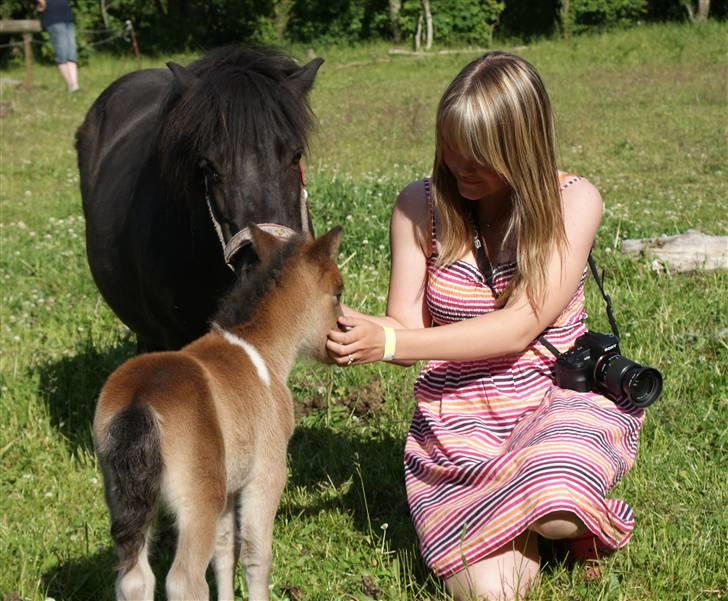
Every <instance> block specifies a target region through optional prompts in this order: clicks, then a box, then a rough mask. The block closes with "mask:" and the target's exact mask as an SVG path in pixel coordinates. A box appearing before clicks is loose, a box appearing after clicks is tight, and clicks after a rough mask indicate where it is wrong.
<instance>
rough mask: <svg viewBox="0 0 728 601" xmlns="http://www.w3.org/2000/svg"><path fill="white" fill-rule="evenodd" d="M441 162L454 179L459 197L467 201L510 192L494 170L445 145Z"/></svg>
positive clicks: (506, 184)
mask: <svg viewBox="0 0 728 601" xmlns="http://www.w3.org/2000/svg"><path fill="white" fill-rule="evenodd" d="M442 160H443V161H444V162H445V165H447V168H448V169H449V170H450V172H451V173H452V174H453V177H455V181H456V182H457V186H458V192H460V196H462V197H463V198H465V199H467V200H482V199H484V198H488V197H493V196H501V195H505V194H508V193H509V192H510V187H509V186H508V183H507V182H506V181H505V180H504V179H503V178H501V176H500V175H498V173H496V171H495V170H494V169H491V168H490V167H486V166H484V165H480V164H479V163H476V162H475V161H473V160H470V159H466V158H464V157H462V156H461V155H460V154H459V153H457V152H455V151H454V150H451V149H450V148H448V147H447V146H446V145H443V148H442Z"/></svg>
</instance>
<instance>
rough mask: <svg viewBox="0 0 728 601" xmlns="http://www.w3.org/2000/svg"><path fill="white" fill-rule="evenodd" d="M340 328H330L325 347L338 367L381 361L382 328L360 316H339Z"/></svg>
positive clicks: (382, 346)
mask: <svg viewBox="0 0 728 601" xmlns="http://www.w3.org/2000/svg"><path fill="white" fill-rule="evenodd" d="M339 327H340V328H341V330H331V331H330V332H329V340H328V342H327V343H326V348H327V350H328V351H329V355H330V356H331V358H332V359H333V360H334V362H335V363H336V364H337V365H339V366H340V367H343V366H348V365H355V364H356V365H362V364H364V363H373V362H374V361H381V360H382V357H383V356H384V328H383V327H382V326H380V325H379V324H376V323H374V322H373V321H370V320H368V319H364V318H362V317H346V316H344V317H339Z"/></svg>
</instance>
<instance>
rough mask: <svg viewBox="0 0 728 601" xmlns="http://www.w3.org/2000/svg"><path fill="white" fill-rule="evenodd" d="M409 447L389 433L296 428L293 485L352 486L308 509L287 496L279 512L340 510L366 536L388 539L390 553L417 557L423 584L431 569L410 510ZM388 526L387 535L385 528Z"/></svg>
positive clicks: (416, 568)
mask: <svg viewBox="0 0 728 601" xmlns="http://www.w3.org/2000/svg"><path fill="white" fill-rule="evenodd" d="M404 443H405V439H404V437H403V436H394V435H392V434H389V433H387V432H386V431H381V432H379V433H378V434H377V435H376V438H373V437H371V436H370V435H368V436H358V435H357V434H356V432H342V431H336V430H334V429H331V428H328V427H326V426H323V425H321V426H308V425H299V426H297V428H296V431H295V433H294V434H293V437H292V438H291V441H290V443H289V446H288V452H289V458H290V464H289V466H290V472H291V476H290V480H289V482H288V485H289V487H290V486H302V487H307V488H310V489H314V490H315V489H316V487H317V486H318V485H320V484H324V485H327V486H330V485H331V484H333V485H334V486H335V487H336V488H337V489H338V488H340V487H341V486H342V485H344V484H345V483H346V482H347V481H348V480H352V482H351V485H350V486H349V487H348V492H347V493H346V494H343V495H340V496H337V497H335V498H327V499H322V500H321V502H320V503H317V504H312V505H307V506H305V507H299V506H297V505H296V504H295V502H293V501H291V500H290V499H286V498H285V497H284V499H283V501H282V503H281V507H280V509H279V513H282V512H284V511H285V512H288V513H290V514H292V515H296V516H306V515H316V514H318V513H319V512H320V511H322V510H327V509H333V508H336V507H338V508H340V509H341V510H342V511H344V512H346V513H347V514H348V515H351V516H352V518H353V522H354V525H355V527H356V528H357V529H358V530H360V531H361V532H364V533H365V534H370V533H371V534H373V535H374V537H375V541H376V539H377V538H381V537H382V536H383V535H384V536H385V537H386V541H387V543H388V545H389V549H390V550H391V551H394V552H395V553H397V554H407V555H409V556H410V557H415V558H417V559H416V561H414V565H413V566H412V568H413V570H414V575H415V577H416V578H417V580H418V581H419V582H424V581H425V580H427V579H428V576H429V571H428V570H427V568H426V567H425V565H424V563H423V562H422V561H421V559H419V552H418V547H417V535H416V533H415V530H414V526H413V525H412V521H411V518H410V514H409V508H408V506H407V496H406V491H405V486H404V466H403V463H402V457H403V454H404ZM384 524H386V525H387V526H386V534H384V530H383V529H382V526H383V525H384ZM374 544H376V542H375V543H374Z"/></svg>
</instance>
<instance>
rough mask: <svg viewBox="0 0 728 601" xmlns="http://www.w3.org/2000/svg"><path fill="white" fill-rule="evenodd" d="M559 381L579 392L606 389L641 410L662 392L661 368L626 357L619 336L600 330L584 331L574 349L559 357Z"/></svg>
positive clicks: (605, 390) (562, 385)
mask: <svg viewBox="0 0 728 601" xmlns="http://www.w3.org/2000/svg"><path fill="white" fill-rule="evenodd" d="M556 383H557V384H558V385H559V386H560V387H561V388H570V389H571V390H577V391H579V392H587V391H589V390H595V391H597V392H604V393H606V396H608V397H609V398H611V399H612V400H614V401H617V402H619V401H624V400H626V401H627V402H629V403H630V404H632V405H634V406H636V407H639V408H641V409H642V408H644V407H647V406H648V405H651V404H652V403H654V402H655V401H656V400H657V399H658V397H659V396H660V393H661V392H662V375H661V374H660V372H659V371H657V370H656V369H653V368H651V367H642V366H641V365H640V364H639V363H635V362H634V361H630V360H629V359H627V358H626V357H623V356H622V355H621V354H620V352H619V340H618V339H617V337H616V336H613V335H612V334H600V333H598V332H587V333H586V334H582V335H581V336H579V338H577V339H576V343H575V344H574V347H573V348H571V349H569V350H568V351H566V352H565V353H562V354H560V355H559V356H558V358H557V359H556Z"/></svg>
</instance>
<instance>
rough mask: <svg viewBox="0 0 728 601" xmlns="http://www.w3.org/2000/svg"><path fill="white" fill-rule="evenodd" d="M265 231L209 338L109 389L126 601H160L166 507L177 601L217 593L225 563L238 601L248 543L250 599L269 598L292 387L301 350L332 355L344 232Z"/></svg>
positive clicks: (103, 433)
mask: <svg viewBox="0 0 728 601" xmlns="http://www.w3.org/2000/svg"><path fill="white" fill-rule="evenodd" d="M253 238H254V244H255V248H256V251H257V252H258V254H259V255H260V260H261V265H260V267H259V268H258V270H257V271H255V272H254V273H253V274H251V276H250V277H249V278H246V280H242V281H241V282H239V283H238V284H236V286H235V287H234V288H233V290H232V291H231V292H230V293H229V295H228V296H227V297H226V299H225V300H224V303H223V305H222V307H221V309H220V311H219V312H218V314H217V315H216V316H215V320H214V321H213V325H212V329H211V330H210V332H209V333H208V334H206V335H205V336H203V337H202V338H200V339H199V340H196V341H195V342H193V343H191V344H189V345H187V346H186V347H184V348H183V349H181V350H179V351H167V352H159V353H148V354H143V355H139V356H137V357H134V358H133V359H130V360H129V361H127V362H126V363H124V364H123V365H122V366H121V367H119V368H118V369H117V370H116V371H115V372H114V373H113V374H112V375H111V376H110V377H109V379H108V380H107V382H106V384H105V385H104V387H103V389H102V391H101V394H100V396H99V400H98V404H97V407H96V415H95V417H94V428H93V429H94V443H95V447H96V452H97V454H98V457H99V463H100V465H101V469H102V471H103V474H104V489H105V493H106V501H107V504H108V506H109V511H110V513H111V536H112V538H113V540H114V543H115V545H116V548H117V551H118V553H119V559H120V568H119V573H118V575H117V579H116V596H117V599H120V600H122V599H123V600H132V599H134V600H137V599H152V598H153V595H154V580H155V579H154V574H153V573H152V570H151V567H150V565H149V561H148V558H147V552H148V545H149V540H150V528H151V526H152V523H153V519H154V516H155V514H156V512H157V507H158V505H159V503H160V501H163V502H165V504H166V506H167V507H168V508H169V509H170V510H171V511H172V513H173V515H174V517H175V518H176V525H177V529H178V533H179V536H178V539H177V550H176V553H175V558H174V562H173V564H172V567H171V568H170V571H169V573H168V575H167V580H166V589H167V597H168V599H170V600H175V599H207V598H208V594H209V592H208V586H207V583H206V581H205V571H206V569H207V566H208V564H209V563H210V561H211V560H213V561H214V568H215V579H216V581H217V589H218V598H219V599H230V600H232V599H233V598H234V595H233V593H234V590H233V571H234V568H235V561H236V557H237V551H238V549H236V548H235V541H236V540H239V541H240V542H241V544H242V561H243V564H244V566H245V572H246V579H247V583H248V595H249V598H250V599H251V601H265V600H267V599H268V582H269V575H270V568H271V553H272V551H271V544H272V533H273V520H274V517H275V514H276V511H277V509H278V502H279V500H280V496H281V492H282V491H283V487H284V485H285V481H286V447H287V444H288V439H289V437H290V436H291V434H292V432H293V402H292V399H291V394H290V392H289V390H288V388H287V384H286V382H287V379H288V374H289V371H290V369H291V367H292V364H293V361H294V359H295V357H296V355H297V354H299V353H304V354H306V355H308V356H311V357H313V358H314V359H318V360H320V361H323V362H326V363H330V362H331V361H330V359H329V358H328V355H327V353H326V335H327V332H328V331H329V330H331V329H332V328H334V327H336V319H337V317H338V316H339V315H340V314H341V305H340V295H341V290H342V280H341V275H340V273H339V270H338V269H337V267H336V264H335V263H334V259H333V258H334V257H335V256H336V253H337V249H338V245H339V239H340V228H334V229H333V230H331V231H330V232H329V233H328V234H326V235H325V236H322V237H321V238H319V239H318V240H316V241H312V240H307V241H302V240H301V237H299V236H297V237H296V238H294V239H293V240H292V241H289V242H287V243H284V242H280V241H279V240H277V239H276V238H274V237H273V236H271V235H269V234H266V233H265V232H263V231H261V230H259V229H257V228H253ZM236 511H238V512H239V514H238V516H237V518H238V519H237V520H236V515H235V513H236ZM236 521H238V528H239V530H238V531H237V532H236V531H235V522H236Z"/></svg>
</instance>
